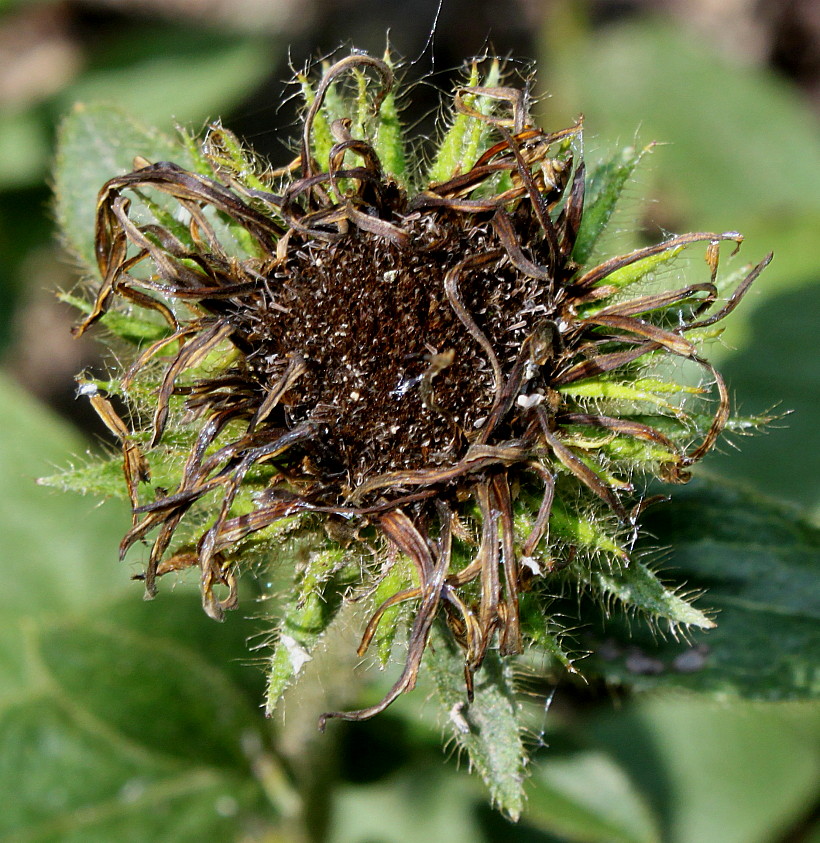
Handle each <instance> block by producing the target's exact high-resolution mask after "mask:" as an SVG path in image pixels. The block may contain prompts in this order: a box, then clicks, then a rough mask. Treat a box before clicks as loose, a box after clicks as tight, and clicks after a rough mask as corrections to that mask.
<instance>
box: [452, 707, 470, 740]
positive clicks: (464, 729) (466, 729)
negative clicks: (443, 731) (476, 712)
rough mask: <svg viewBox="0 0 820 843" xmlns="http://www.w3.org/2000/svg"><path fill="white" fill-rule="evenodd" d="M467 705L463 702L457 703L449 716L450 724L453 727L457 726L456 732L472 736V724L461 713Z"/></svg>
mask: <svg viewBox="0 0 820 843" xmlns="http://www.w3.org/2000/svg"><path fill="white" fill-rule="evenodd" d="M465 705H466V703H464V702H463V701H462V702H457V703H455V704H454V705H453V707H452V708H451V709H450V711H449V714H448V716H449V718H450V722H451V723H452V724H453V726H455V728H456V731H458V732H460V733H461V734H462V735H468V734H470V724H469V723H468V722H467V720H466V719H465V717H464V715H463V714H462V713H461V712H462V711H463V710H464V706H465Z"/></svg>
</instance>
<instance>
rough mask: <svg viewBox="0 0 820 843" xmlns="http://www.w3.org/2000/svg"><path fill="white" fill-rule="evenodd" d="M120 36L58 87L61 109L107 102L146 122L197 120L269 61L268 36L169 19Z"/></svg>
mask: <svg viewBox="0 0 820 843" xmlns="http://www.w3.org/2000/svg"><path fill="white" fill-rule="evenodd" d="M119 36H120V37H118V38H115V39H111V40H109V41H106V42H104V43H103V45H102V49H101V50H100V51H99V52H98V54H97V56H95V58H96V60H97V61H96V63H95V66H92V67H90V68H88V69H87V70H86V72H85V73H84V74H82V76H80V77H79V79H78V81H77V83H76V84H74V85H72V86H71V87H69V88H68V89H67V90H66V91H64V92H63V94H62V96H61V98H60V100H59V102H58V106H59V108H60V110H61V111H63V110H66V109H67V108H69V107H70V106H71V105H72V104H73V103H75V102H106V103H109V104H113V103H116V104H117V105H118V106H119V107H120V108H121V109H122V110H123V111H125V112H127V113H128V114H129V115H133V117H134V118H135V119H136V120H138V121H145V123H147V124H149V125H154V124H155V125H162V126H170V125H171V120H176V121H178V122H179V123H187V122H196V123H202V122H204V121H205V120H208V119H210V118H215V117H219V116H221V115H222V114H223V113H224V112H225V111H226V110H227V109H229V108H231V107H233V106H234V105H235V104H236V103H237V102H238V101H240V100H241V98H242V97H244V96H247V95H248V94H249V93H250V92H251V90H252V89H253V88H254V86H255V85H257V84H259V82H261V81H262V79H263V78H264V77H265V75H266V74H267V73H268V72H269V71H270V69H271V67H272V63H271V42H270V40H269V39H264V40H263V39H254V38H244V39H242V38H236V37H227V38H226V37H225V36H223V35H220V34H218V33H214V32H211V33H209V32H205V31H202V30H199V31H197V30H196V29H195V28H192V27H186V28H185V29H181V28H175V27H171V26H166V27H147V28H142V27H128V28H122V30H121V31H120V33H119ZM104 53H107V54H105V55H104Z"/></svg>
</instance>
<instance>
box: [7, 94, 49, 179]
mask: <svg viewBox="0 0 820 843" xmlns="http://www.w3.org/2000/svg"><path fill="white" fill-rule="evenodd" d="M49 153H50V139H49V132H48V129H47V127H46V125H45V121H43V120H42V119H41V116H40V114H39V113H38V111H37V110H35V109H33V108H30V109H27V110H25V111H12V110H10V109H8V108H4V109H0V186H2V188H3V189H4V190H9V189H12V190H14V189H16V188H20V187H29V186H30V185H32V184H33V183H35V182H37V181H38V180H39V179H40V178H42V175H43V171H44V169H45V165H46V161H48V156H49Z"/></svg>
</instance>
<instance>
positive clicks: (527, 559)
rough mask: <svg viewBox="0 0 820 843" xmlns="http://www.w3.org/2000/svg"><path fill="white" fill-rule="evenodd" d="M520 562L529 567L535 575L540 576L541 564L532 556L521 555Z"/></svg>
mask: <svg viewBox="0 0 820 843" xmlns="http://www.w3.org/2000/svg"><path fill="white" fill-rule="evenodd" d="M521 564H522V565H523V566H524V567H525V568H529V569H530V570H531V571H532V572H533V574H534V575H535V576H536V577H540V576H541V566H540V565H539V564H538V562H537V561H536V560H535V558H534V557H533V556H522V557H521Z"/></svg>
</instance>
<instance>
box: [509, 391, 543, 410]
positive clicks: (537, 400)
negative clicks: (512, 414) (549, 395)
mask: <svg viewBox="0 0 820 843" xmlns="http://www.w3.org/2000/svg"><path fill="white" fill-rule="evenodd" d="M543 401H544V396H543V395H541V393H540V392H533V393H532V395H519V396H518V398H516V399H515V403H516V404H518V406H519V407H521V409H522V410H531V409H532V408H533V407H537V406H538V405H539V404H541V403H543Z"/></svg>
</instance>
